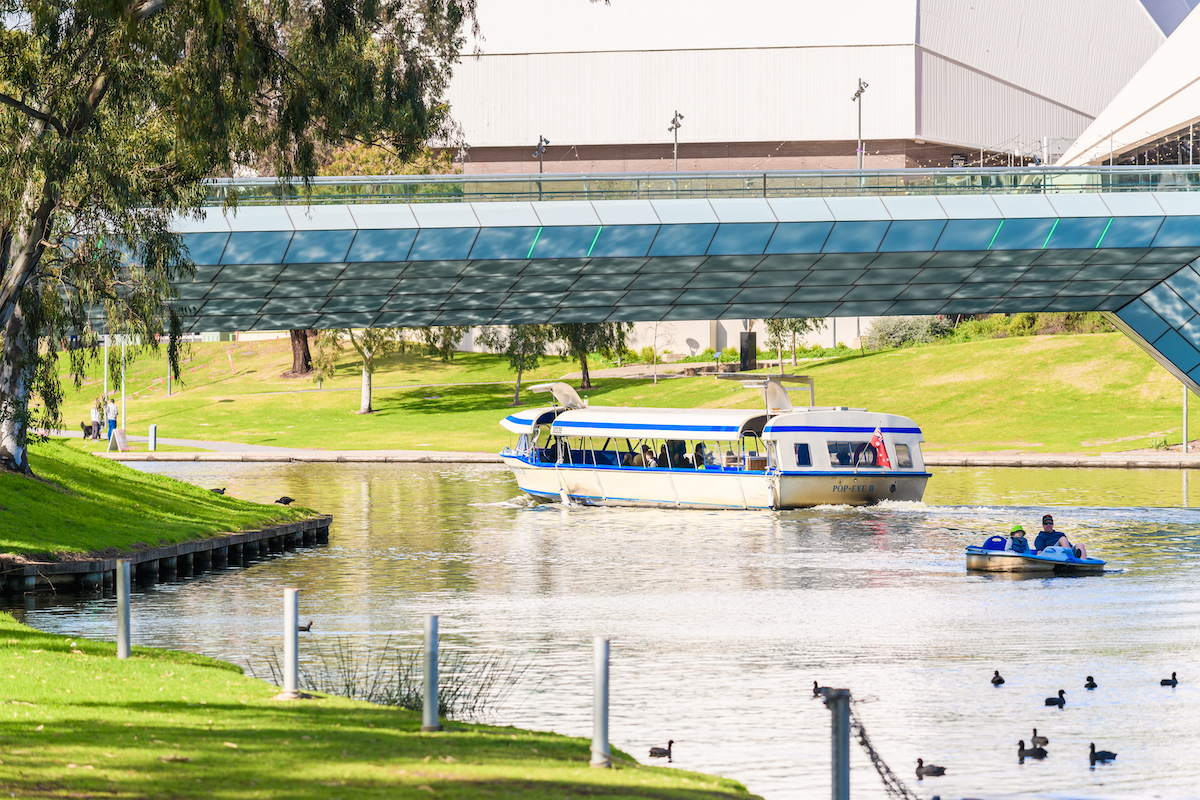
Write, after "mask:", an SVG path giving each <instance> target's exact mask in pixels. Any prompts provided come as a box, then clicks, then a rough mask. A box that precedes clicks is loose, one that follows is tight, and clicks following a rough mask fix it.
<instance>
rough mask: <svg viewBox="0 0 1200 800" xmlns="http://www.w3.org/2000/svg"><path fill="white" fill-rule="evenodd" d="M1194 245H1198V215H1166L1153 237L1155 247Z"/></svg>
mask: <svg viewBox="0 0 1200 800" xmlns="http://www.w3.org/2000/svg"><path fill="white" fill-rule="evenodd" d="M1196 245H1200V217H1167V218H1166V219H1165V220H1163V224H1162V227H1161V228H1159V229H1158V235H1157V236H1155V237H1154V246H1155V247H1194V246H1196Z"/></svg>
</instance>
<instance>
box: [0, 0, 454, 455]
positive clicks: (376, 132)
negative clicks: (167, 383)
mask: <svg viewBox="0 0 1200 800" xmlns="http://www.w3.org/2000/svg"><path fill="white" fill-rule="evenodd" d="M474 6H475V0H307V1H306V2H304V3H289V2H287V0H283V1H282V2H273V3H260V2H255V1H254V0H203V2H200V1H199V0H193V1H191V2H188V1H186V0H0V331H2V333H3V340H4V341H3V350H2V354H0V467H2V468H5V469H9V470H19V471H25V472H28V471H29V462H28V454H27V450H26V444H27V440H28V437H29V435H30V429H31V427H59V426H60V425H61V413H60V410H59V409H60V401H61V397H62V390H61V387H60V386H59V381H58V368H57V363H56V361H57V353H58V347H57V346H56V345H57V343H58V342H59V341H60V340H61V339H63V338H64V337H66V336H67V335H69V334H77V335H79V336H80V341H81V343H82V344H83V345H84V346H83V347H82V348H81V349H75V350H71V351H70V353H71V356H70V358H71V374H72V376H73V378H74V380H75V381H76V382H77V383H78V382H79V381H80V380H81V376H82V374H83V371H84V370H85V369H86V368H87V366H88V364H89V363H94V361H95V359H96V355H97V341H98V339H97V335H96V327H97V324H98V322H99V320H100V319H103V320H105V321H106V322H105V324H106V326H107V329H108V330H109V331H111V332H118V333H128V334H140V335H141V337H142V341H143V342H146V343H153V342H155V341H156V340H157V338H158V337H159V336H161V335H164V334H165V336H166V339H167V342H168V344H167V347H168V357H169V359H170V362H171V368H172V370H174V372H175V374H176V375H178V371H179V356H178V352H179V351H178V348H177V342H178V338H179V334H180V330H181V326H180V318H179V315H180V310H179V307H178V306H177V305H175V304H173V303H172V302H170V298H171V296H172V289H171V284H172V282H173V281H176V280H179V279H180V278H184V277H186V276H187V275H188V274H189V273H190V271H191V268H192V267H191V261H190V259H189V255H188V252H187V250H186V248H184V247H183V246H182V245H181V243H180V240H179V238H178V237H177V236H175V235H173V234H172V233H171V232H170V229H169V221H170V220H171V218H172V217H173V216H174V215H178V214H189V213H195V212H196V211H197V210H198V209H199V207H200V205H201V203H202V201H203V195H204V184H203V181H204V179H205V178H207V177H209V176H211V175H217V174H231V173H232V171H233V170H234V168H235V167H236V166H237V165H238V164H245V163H255V164H259V165H262V164H263V163H264V160H265V163H267V164H269V167H270V168H269V171H270V172H271V173H273V174H274V175H276V176H279V177H280V178H281V180H282V179H284V178H293V177H299V178H302V179H306V178H308V177H309V176H312V175H313V174H315V172H316V169H317V163H316V162H317V159H316V155H315V154H316V152H317V149H318V147H326V146H331V145H332V146H338V145H342V144H345V143H347V142H361V143H365V144H371V145H382V146H384V147H386V148H388V149H389V150H391V151H392V152H394V153H396V154H397V155H398V156H399V157H401V158H410V157H412V156H413V155H414V154H415V153H417V152H419V151H420V149H421V148H422V147H423V146H424V145H425V144H426V143H427V142H429V141H430V140H431V139H432V138H436V137H437V136H438V135H439V134H440V133H442V132H444V131H445V130H447V129H448V125H449V120H448V111H447V107H446V105H445V103H444V101H443V97H444V94H445V89H446V86H447V83H448V81H449V75H450V71H451V68H452V66H453V64H454V62H455V61H456V59H457V56H458V52H459V49H460V47H461V45H462V42H463V35H462V32H463V27H464V26H465V25H468V24H473V21H474ZM227 202H229V204H230V205H236V196H235V197H233V198H232V199H231V200H230V201H227ZM35 395H36V396H37V397H38V398H39V399H40V401H41V402H40V403H39V404H37V405H36V406H34V405H33V404H32V403H31V399H32V397H33V396H35Z"/></svg>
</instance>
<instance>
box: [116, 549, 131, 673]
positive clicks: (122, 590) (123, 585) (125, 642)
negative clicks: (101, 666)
mask: <svg viewBox="0 0 1200 800" xmlns="http://www.w3.org/2000/svg"><path fill="white" fill-rule="evenodd" d="M116 572H117V581H116V582H117V658H129V562H128V561H126V560H125V559H120V560H118V561H117V569H116Z"/></svg>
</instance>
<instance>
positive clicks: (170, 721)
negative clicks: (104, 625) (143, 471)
mask: <svg viewBox="0 0 1200 800" xmlns="http://www.w3.org/2000/svg"><path fill="white" fill-rule="evenodd" d="M0 669H2V670H3V674H4V675H6V676H7V680H6V681H5V683H4V689H3V690H2V691H3V698H2V700H0V702H2V705H0V738H2V741H3V751H2V753H3V755H2V756H0V791H3V792H4V793H6V794H8V793H11V794H12V795H13V796H16V797H40V798H78V797H104V798H146V797H171V798H193V797H194V798H211V797H221V798H280V799H281V800H283V799H284V798H287V799H288V800H295V799H296V798H313V800H317V799H318V798H320V799H321V800H332V798H338V800H355V798H380V797H387V798H395V797H400V798H425V799H427V798H429V797H446V798H480V797H484V798H488V797H491V798H522V799H525V798H528V799H529V800H540V799H541V798H547V799H549V798H555V800H561V798H564V797H572V796H576V797H577V796H589V797H605V798H651V797H652V798H658V799H660V800H670V799H672V798H679V800H686V799H687V798H702V797H703V798H750V797H751V795H749V794H747V792H746V790H745V788H744V787H742V786H741V785H740V784H738V783H736V782H735V781H731V780H727V779H724V778H716V777H713V776H709V775H701V774H697V773H691V772H683V771H681V770H674V769H669V768H655V767H640V766H637V767H631V766H625V765H620V764H618V766H617V767H616V768H614V769H608V770H604V769H593V768H590V767H589V766H588V759H589V745H590V742H588V741H586V740H583V739H572V738H567V737H564V736H557V735H555V734H549V733H535V732H530V731H524V730H518V729H515V728H497V727H489V726H485V725H469V724H459V723H448V725H447V727H448V730H447V731H446V732H444V733H433V734H430V733H421V732H420V726H421V720H420V715H419V714H416V713H414V712H411V711H405V710H402V709H395V708H386V707H381V706H373V705H370V704H367V703H363V702H360V701H353V700H345V699H342V698H337V697H328V696H317V697H315V698H314V699H311V700H302V701H293V702H287V703H284V702H278V701H275V700H273V699H272V698H273V697H274V696H275V695H276V694H277V693H278V691H279V690H278V689H277V688H276V687H274V686H270V685H268V684H266V683H264V682H262V681H259V680H255V679H252V678H248V677H246V676H244V675H243V674H242V673H241V670H240V669H238V668H237V667H234V666H232V665H230V664H226V663H223V662H219V661H214V660H212V659H208V658H204V657H202V656H195V655H190V654H187V653H179V652H172V651H166V650H154V649H150V648H143V647H135V648H134V649H133V655H132V657H131V658H129V659H125V660H118V659H117V658H116V648H115V645H112V644H109V643H106V642H91V641H85V640H82V639H70V638H65V637H61V636H54V635H51V634H46V633H42V632H40V631H37V630H34V629H33V628H29V627H27V626H25V625H22V624H20V623H18V622H16V621H15V620H14V619H13V618H12V617H11V616H9V615H7V614H0ZM618 755H623V754H618ZM624 757H625V758H626V759H628V756H624Z"/></svg>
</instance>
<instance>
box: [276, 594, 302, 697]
mask: <svg viewBox="0 0 1200 800" xmlns="http://www.w3.org/2000/svg"><path fill="white" fill-rule="evenodd" d="M299 649H300V592H299V590H297V589H284V590H283V691H282V692H280V694H279V696H278V697H276V698H275V699H277V700H298V699H300V690H299V684H300V659H299V652H298V651H299Z"/></svg>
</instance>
